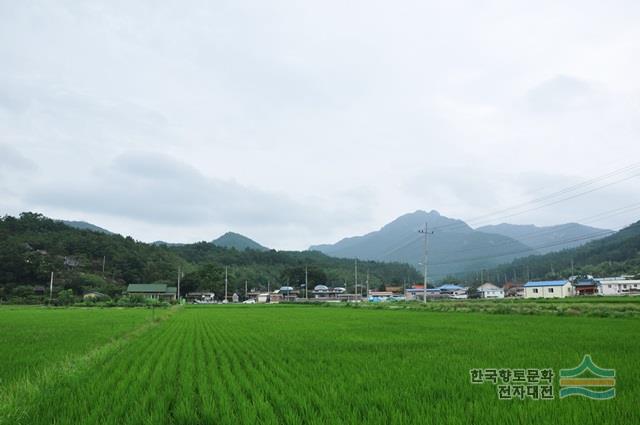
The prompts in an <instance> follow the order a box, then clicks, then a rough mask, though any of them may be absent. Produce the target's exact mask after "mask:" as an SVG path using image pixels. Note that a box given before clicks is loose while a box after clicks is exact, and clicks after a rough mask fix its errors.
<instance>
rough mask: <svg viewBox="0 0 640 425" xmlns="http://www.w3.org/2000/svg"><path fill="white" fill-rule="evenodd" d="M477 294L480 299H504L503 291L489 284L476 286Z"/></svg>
mask: <svg viewBox="0 0 640 425" xmlns="http://www.w3.org/2000/svg"><path fill="white" fill-rule="evenodd" d="M478 294H480V298H504V290H503V289H502V288H498V287H497V286H496V285H494V284H493V283H489V282H487V283H483V284H482V285H480V286H478Z"/></svg>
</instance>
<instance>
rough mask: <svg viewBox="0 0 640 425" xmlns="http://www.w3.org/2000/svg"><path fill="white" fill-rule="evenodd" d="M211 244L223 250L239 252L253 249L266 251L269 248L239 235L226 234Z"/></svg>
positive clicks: (234, 233) (233, 233)
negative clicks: (228, 249) (229, 249)
mask: <svg viewBox="0 0 640 425" xmlns="http://www.w3.org/2000/svg"><path fill="white" fill-rule="evenodd" d="M211 243H212V244H214V245H216V246H220V247H223V248H235V249H237V250H239V251H244V250H245V249H254V250H256V251H268V250H269V248H267V247H265V246H262V245H260V244H259V243H258V242H256V241H254V240H253V239H250V238H248V237H246V236H244V235H241V234H240V233H236V232H227V233H225V234H224V235H222V236H220V237H219V238H217V239H214V240H213V241H211Z"/></svg>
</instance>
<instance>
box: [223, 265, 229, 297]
mask: <svg viewBox="0 0 640 425" xmlns="http://www.w3.org/2000/svg"><path fill="white" fill-rule="evenodd" d="M227 268H228V267H227V266H225V267H224V300H225V301H226V300H227V286H228V285H229V279H228V277H229V276H228V273H227Z"/></svg>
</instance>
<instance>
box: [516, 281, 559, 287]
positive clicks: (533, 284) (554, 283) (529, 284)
mask: <svg viewBox="0 0 640 425" xmlns="http://www.w3.org/2000/svg"><path fill="white" fill-rule="evenodd" d="M566 284H567V281H566V280H543V281H540V282H527V283H525V284H524V287H525V288H536V287H540V286H564V285H566Z"/></svg>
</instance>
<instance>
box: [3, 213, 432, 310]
mask: <svg viewBox="0 0 640 425" xmlns="http://www.w3.org/2000/svg"><path fill="white" fill-rule="evenodd" d="M0 264H1V265H2V267H1V268H0V299H2V298H5V299H6V298H8V297H13V296H17V297H28V296H30V295H31V294H33V289H34V286H47V285H48V282H49V278H50V274H51V272H54V275H55V286H56V290H59V289H62V288H64V289H72V290H73V291H74V292H75V293H76V294H82V293H83V292H86V291H88V290H98V291H100V292H104V293H107V294H108V295H118V294H121V293H122V292H123V290H124V289H125V288H126V285H127V284H128V283H152V282H163V283H168V284H172V285H174V286H175V283H176V280H177V276H178V269H179V268H180V269H181V270H182V272H183V273H184V275H183V276H182V287H183V292H186V291H189V290H196V289H202V290H213V291H214V292H217V293H218V294H219V293H220V291H221V288H222V287H223V285H224V278H223V276H224V267H225V266H227V267H228V271H229V282H230V288H229V290H230V291H234V290H240V288H244V282H245V281H247V282H248V285H249V286H250V287H265V288H266V286H267V282H269V283H270V284H271V285H272V287H276V286H277V285H281V284H290V285H298V284H301V283H302V282H303V281H304V267H305V266H307V267H308V271H309V280H310V283H311V284H315V283H328V284H336V285H338V284H340V285H344V282H345V281H346V282H347V283H348V285H349V286H350V287H352V285H353V279H354V278H353V269H354V264H353V261H350V260H341V259H335V258H331V257H328V256H326V255H324V254H320V253H317V252H286V251H280V252H278V251H274V250H268V251H258V250H251V249H245V250H236V249H229V248H223V247H218V246H216V245H214V244H213V243H210V242H200V243H195V244H185V245H179V246H165V245H154V244H147V243H143V242H139V241H135V240H134V239H133V238H131V237H124V236H121V235H117V234H104V233H100V232H95V231H89V230H79V229H76V228H73V227H69V226H67V225H65V224H64V223H62V222H60V221H56V220H51V219H49V218H46V217H44V216H42V215H41V214H36V213H23V214H21V215H20V217H18V218H16V217H11V216H5V217H3V218H2V219H0ZM103 264H104V272H103ZM361 270H362V277H361V279H362V280H361V283H363V282H364V274H365V273H366V271H367V270H369V272H370V282H371V285H372V286H376V285H380V284H382V283H383V282H385V283H394V282H395V283H402V282H403V281H405V280H413V281H415V280H419V276H418V273H417V272H416V271H415V269H413V268H412V267H410V266H408V265H406V264H398V263H392V264H387V263H375V262H366V263H363V264H361Z"/></svg>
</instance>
